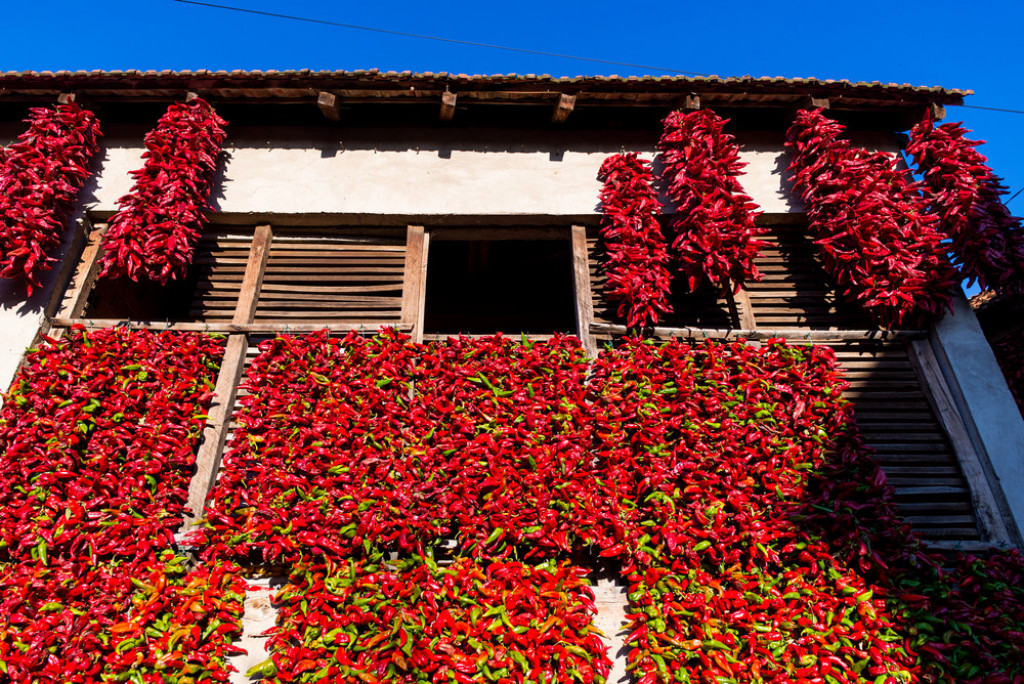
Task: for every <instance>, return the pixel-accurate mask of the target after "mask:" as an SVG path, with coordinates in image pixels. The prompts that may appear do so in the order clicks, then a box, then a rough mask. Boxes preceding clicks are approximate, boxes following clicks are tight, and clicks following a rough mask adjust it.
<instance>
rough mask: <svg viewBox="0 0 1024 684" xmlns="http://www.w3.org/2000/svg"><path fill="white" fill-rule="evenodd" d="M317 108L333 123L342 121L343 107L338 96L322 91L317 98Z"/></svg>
mask: <svg viewBox="0 0 1024 684" xmlns="http://www.w3.org/2000/svg"><path fill="white" fill-rule="evenodd" d="M316 106H317V107H319V108H320V113H321V114H323V115H324V116H325V117H327V118H328V119H330V120H331V121H341V106H340V105H339V104H338V96H337V95H335V94H334V93H328V92H327V91H323V90H322V91H320V93H319V94H318V95H317V96H316Z"/></svg>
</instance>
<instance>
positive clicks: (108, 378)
mask: <svg viewBox="0 0 1024 684" xmlns="http://www.w3.org/2000/svg"><path fill="white" fill-rule="evenodd" d="M222 354H223V343H222V341H221V340H219V339H214V338H210V337H206V336H202V335H191V334H180V333H171V332H166V333H159V334H155V333H149V332H145V331H135V332H128V331H126V330H121V329H118V330H103V331H96V332H89V333H88V334H87V333H86V332H85V331H84V330H75V331H72V332H71V333H69V334H68V335H67V336H65V337H63V338H61V339H59V340H50V339H48V340H46V341H45V342H44V343H43V344H42V345H41V346H40V347H39V348H38V349H33V350H29V352H28V355H27V357H26V360H25V364H24V367H23V369H22V371H21V372H20V373H19V374H18V376H17V378H16V379H15V381H14V384H13V386H12V387H11V389H10V391H9V392H8V393H7V394H5V395H4V405H3V408H2V409H0V454H2V455H0V482H2V486H0V682H40V683H41V682H53V683H54V684H63V683H66V682H77V683H88V682H110V681H131V682H164V681H174V682H198V681H225V680H226V679H227V676H228V673H227V669H226V658H227V656H228V655H229V653H230V652H231V646H230V644H231V641H232V639H233V638H235V637H236V636H237V635H238V634H239V633H240V631H241V627H240V619H241V612H242V599H243V597H244V593H245V583H244V582H242V581H241V579H240V576H239V574H238V572H237V568H234V567H233V566H231V565H228V564H224V563H209V564H206V565H204V566H201V567H193V566H192V564H191V563H190V562H189V561H188V559H187V557H186V556H185V555H184V554H182V553H181V551H180V550H178V549H177V547H176V545H175V542H174V538H173V535H174V532H175V530H176V529H177V528H178V527H179V526H180V524H181V521H182V511H183V507H184V502H185V501H186V499H187V493H188V483H189V479H190V477H191V475H192V469H193V461H194V456H195V449H196V448H197V446H198V442H199V439H200V436H201V434H202V429H203V426H204V424H205V419H206V416H205V411H206V407H207V406H209V404H210V401H211V399H212V397H213V392H212V390H213V386H214V381H215V379H216V373H217V369H218V365H219V362H220V358H221V356H222Z"/></svg>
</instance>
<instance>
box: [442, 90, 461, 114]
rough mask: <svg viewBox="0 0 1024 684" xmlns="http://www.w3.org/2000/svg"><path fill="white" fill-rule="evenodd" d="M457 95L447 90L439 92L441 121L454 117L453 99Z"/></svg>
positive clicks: (456, 97) (455, 98) (454, 99)
mask: <svg viewBox="0 0 1024 684" xmlns="http://www.w3.org/2000/svg"><path fill="white" fill-rule="evenodd" d="M458 97H459V96H458V95H457V94H456V93H453V92H451V91H449V90H446V91H444V92H443V93H441V114H440V118H441V121H451V120H452V119H454V118H455V101H456V100H457V99H458Z"/></svg>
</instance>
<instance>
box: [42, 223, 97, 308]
mask: <svg viewBox="0 0 1024 684" xmlns="http://www.w3.org/2000/svg"><path fill="white" fill-rule="evenodd" d="M86 225H87V226H88V225H89V224H88V223H87V224H86ZM106 234H107V224H105V223H103V224H100V225H99V226H97V227H94V228H91V229H90V230H89V237H88V240H87V242H86V244H85V249H83V250H82V256H81V258H80V259H79V260H78V266H77V268H76V269H75V274H74V275H73V276H72V277H71V287H70V288H69V289H68V291H67V294H66V295H65V296H64V302H63V303H62V304H61V306H60V310H59V311H58V314H57V315H58V316H59V317H67V318H77V317H79V316H81V315H82V313H83V312H84V311H85V306H86V303H87V302H88V300H89V293H90V292H92V288H93V286H94V285H95V284H96V277H97V276H98V275H99V273H100V255H101V254H102V252H103V237H104V236H105V235H106ZM54 325H56V323H54Z"/></svg>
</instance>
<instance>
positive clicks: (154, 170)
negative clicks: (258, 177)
mask: <svg viewBox="0 0 1024 684" xmlns="http://www.w3.org/2000/svg"><path fill="white" fill-rule="evenodd" d="M226 125H227V122H226V121H224V120H223V119H222V118H220V117H219V116H217V114H216V112H214V111H213V108H212V107H211V106H210V105H209V103H207V102H206V101H205V100H203V99H201V98H195V99H193V100H191V101H189V102H187V103H176V104H173V105H171V106H170V107H169V108H168V109H167V112H166V113H165V114H164V115H163V116H162V117H161V118H160V121H159V122H158V123H157V126H156V128H154V129H153V130H152V131H150V132H149V133H147V134H146V138H145V143H146V152H145V153H144V154H143V155H142V156H143V159H145V160H146V162H145V165H144V166H143V167H142V168H141V169H138V170H137V171H133V172H132V176H133V177H134V178H135V185H134V187H133V188H132V191H131V193H130V194H128V195H126V196H124V197H122V198H121V200H120V202H119V210H118V212H117V213H116V214H114V215H113V216H112V217H111V219H110V227H109V229H108V231H107V237H106V240H105V241H104V248H105V250H106V252H105V253H104V255H103V257H102V259H101V261H100V263H101V265H102V268H103V270H102V273H101V275H102V276H103V277H107V278H130V279H131V280H135V281H140V280H150V281H153V282H155V283H160V284H164V283H166V282H167V281H168V280H175V279H179V278H183V277H184V276H185V273H186V271H187V270H188V267H189V265H190V264H191V263H192V255H193V250H194V249H195V245H196V242H197V241H198V239H199V236H200V234H201V233H202V229H203V225H204V224H205V222H206V217H205V215H204V213H203V212H204V211H206V210H209V209H210V205H209V203H208V198H209V196H210V191H211V189H212V182H213V174H214V171H215V169H216V166H217V158H218V156H219V155H220V152H221V150H222V149H223V146H224V140H225V138H226V137H227V134H226V133H225V131H224V126H226Z"/></svg>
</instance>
